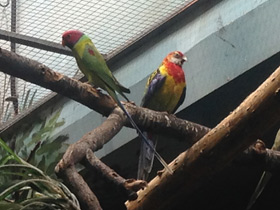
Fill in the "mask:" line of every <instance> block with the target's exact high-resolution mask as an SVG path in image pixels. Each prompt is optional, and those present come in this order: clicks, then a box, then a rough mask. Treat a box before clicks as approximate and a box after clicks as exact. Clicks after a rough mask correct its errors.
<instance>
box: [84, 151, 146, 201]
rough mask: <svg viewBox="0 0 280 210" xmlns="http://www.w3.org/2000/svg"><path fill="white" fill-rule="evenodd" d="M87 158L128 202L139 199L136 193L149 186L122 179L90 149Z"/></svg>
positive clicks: (139, 181)
mask: <svg viewBox="0 0 280 210" xmlns="http://www.w3.org/2000/svg"><path fill="white" fill-rule="evenodd" d="M86 158H87V161H88V163H89V164H90V166H91V167H92V168H93V169H94V170H95V171H96V172H97V173H99V174H101V176H102V177H103V178H104V179H106V180H107V181H109V182H110V183H112V184H113V185H114V186H116V187H117V188H118V190H119V191H120V192H121V193H123V194H124V195H126V199H128V200H135V199H136V198H137V193H136V192H137V191H138V190H140V189H144V187H146V186H147V182H145V181H142V180H135V179H128V180H126V179H124V178H122V177H121V176H120V175H119V174H117V173H116V172H115V171H114V170H112V169H111V168H109V167H108V166H107V165H105V164H104V163H103V162H102V161H101V160H99V159H98V158H97V157H96V156H95V155H94V153H93V152H92V151H91V150H90V149H88V150H87V155H86Z"/></svg>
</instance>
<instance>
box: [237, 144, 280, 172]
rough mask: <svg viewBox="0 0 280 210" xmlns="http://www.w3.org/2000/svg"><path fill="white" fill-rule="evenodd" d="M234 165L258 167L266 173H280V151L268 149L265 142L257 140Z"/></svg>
mask: <svg viewBox="0 0 280 210" xmlns="http://www.w3.org/2000/svg"><path fill="white" fill-rule="evenodd" d="M234 163H238V164H239V165H240V164H242V165H250V166H253V165H256V166H258V167H260V168H262V169H263V170H264V171H269V172H271V173H280V151H276V150H272V149H267V148H266V146H265V143H264V142H263V141H261V140H257V141H256V142H255V143H254V144H253V145H252V146H250V147H249V148H248V149H246V150H245V151H244V152H243V153H242V154H241V155H240V156H238V157H237V158H236V159H234Z"/></svg>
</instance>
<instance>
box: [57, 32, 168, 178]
mask: <svg viewBox="0 0 280 210" xmlns="http://www.w3.org/2000/svg"><path fill="white" fill-rule="evenodd" d="M62 45H63V46H67V47H69V48H70V49H71V50H72V52H73V55H74V57H75V59H76V61H77V64H78V67H79V68H80V70H81V71H82V72H83V74H84V75H85V76H86V77H87V79H88V81H89V82H90V83H92V84H93V85H94V86H96V87H100V88H102V89H104V90H106V91H107V92H108V94H109V95H110V96H111V97H112V98H113V99H114V100H115V102H116V103H117V104H118V106H119V107H120V108H121V109H122V110H123V112H124V113H125V114H126V116H127V118H128V119H129V121H130V123H131V124H132V126H133V127H134V128H135V129H136V130H137V132H138V134H139V136H140V137H141V138H142V139H143V140H144V141H145V143H146V144H147V146H148V147H150V148H151V149H152V150H153V151H154V152H155V156H156V157H157V158H158V159H159V161H160V162H161V163H162V165H163V166H164V167H165V168H166V169H167V170H168V171H169V172H170V173H172V171H171V170H170V169H169V167H168V165H167V164H166V162H165V161H164V160H163V159H162V158H161V156H160V155H159V154H158V153H157V152H156V151H155V150H154V148H153V147H152V145H149V142H148V139H147V138H146V137H145V136H144V134H143V133H142V131H141V130H140V129H139V128H138V126H137V125H136V123H135V122H134V121H133V119H132V118H131V116H130V114H129V113H128V112H127V111H126V109H125V108H124V107H123V105H122V104H121V102H120V100H119V99H118V97H117V94H116V92H118V93H119V94H120V95H122V96H123V97H124V98H125V99H126V100H127V101H129V100H128V98H127V97H126V96H125V94H124V93H129V92H130V90H129V89H127V88H125V87H124V86H122V85H121V84H120V83H119V82H118V81H117V80H116V78H115V77H114V75H113V74H112V72H111V71H110V69H109V68H108V66H107V64H106V62H105V60H104V58H103V56H102V55H101V54H100V53H99V52H98V50H97V49H96V47H95V46H94V44H93V42H92V41H91V39H90V38H89V37H88V36H86V35H85V34H84V33H83V32H81V31H78V30H69V31H66V32H64V33H63V35H62Z"/></svg>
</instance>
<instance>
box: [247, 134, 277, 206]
mask: <svg viewBox="0 0 280 210" xmlns="http://www.w3.org/2000/svg"><path fill="white" fill-rule="evenodd" d="M271 149H272V150H276V151H280V129H279V130H278V132H277V135H276V137H275V140H274V144H273V145H272V148H271ZM271 177H272V173H271V172H269V171H264V172H263V173H262V176H261V178H260V180H259V182H258V184H257V187H256V189H255V191H254V193H253V194H252V196H251V198H250V201H249V203H248V205H247V208H246V210H249V209H251V208H252V206H253V205H254V203H255V202H256V201H257V199H258V197H259V196H260V195H261V193H262V191H263V190H264V188H265V186H266V185H267V183H268V182H269V180H270V179H271Z"/></svg>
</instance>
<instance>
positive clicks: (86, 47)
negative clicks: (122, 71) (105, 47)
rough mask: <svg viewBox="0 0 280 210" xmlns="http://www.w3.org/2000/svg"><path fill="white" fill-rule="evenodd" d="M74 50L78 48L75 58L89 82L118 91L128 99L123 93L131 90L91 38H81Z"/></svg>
mask: <svg viewBox="0 0 280 210" xmlns="http://www.w3.org/2000/svg"><path fill="white" fill-rule="evenodd" d="M74 50H76V53H74V54H76V55H77V56H75V58H76V60H77V63H78V66H79V68H80V69H81V71H82V72H83V73H84V74H85V76H86V77H87V78H88V80H89V82H91V83H93V84H94V85H95V86H98V87H101V88H102V89H105V90H106V89H107V88H110V89H111V90H114V91H117V92H118V93H119V94H121V95H122V96H123V97H124V98H126V99H127V97H126V96H125V95H124V94H123V93H124V92H125V93H130V90H129V89H127V88H125V87H124V86H122V85H121V84H120V83H119V82H118V81H117V80H116V78H115V77H114V75H113V74H112V72H111V71H110V69H109V68H108V66H107V64H106V62H105V60H104V59H103V56H102V55H101V54H100V53H99V52H98V50H97V49H96V47H95V46H94V44H93V43H92V42H91V40H90V39H87V38H86V39H81V40H79V42H78V43H77V44H76V45H75V47H74Z"/></svg>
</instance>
